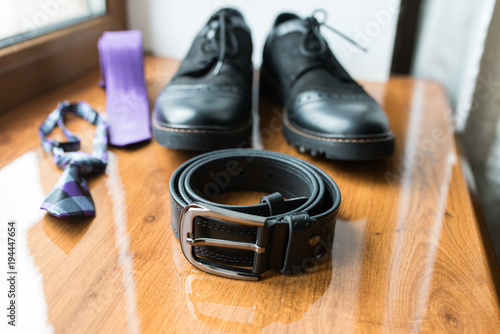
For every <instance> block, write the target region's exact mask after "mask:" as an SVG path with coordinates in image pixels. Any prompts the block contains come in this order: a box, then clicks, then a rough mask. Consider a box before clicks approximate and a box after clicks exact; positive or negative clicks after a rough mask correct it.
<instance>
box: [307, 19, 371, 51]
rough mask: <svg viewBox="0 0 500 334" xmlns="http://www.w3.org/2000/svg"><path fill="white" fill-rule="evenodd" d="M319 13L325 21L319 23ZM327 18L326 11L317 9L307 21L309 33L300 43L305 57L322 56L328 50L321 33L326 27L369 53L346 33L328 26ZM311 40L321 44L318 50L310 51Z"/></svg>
mask: <svg viewBox="0 0 500 334" xmlns="http://www.w3.org/2000/svg"><path fill="white" fill-rule="evenodd" d="M319 13H321V14H322V16H323V19H322V20H321V21H319V20H318V18H317V15H318V14H319ZM327 18H328V15H327V13H326V11H325V10H324V9H316V10H315V11H314V12H313V13H312V15H311V16H309V17H307V18H306V19H305V21H306V24H307V27H308V31H307V33H306V34H304V36H303V37H302V41H301V43H300V50H301V52H302V53H303V54H304V55H306V56H312V57H316V56H321V55H323V54H324V53H325V51H326V50H327V49H328V47H327V44H326V42H325V40H324V38H323V37H322V36H321V33H320V28H321V27H325V28H327V29H329V30H330V31H333V32H334V33H336V34H337V35H339V36H340V37H342V38H344V39H345V40H346V41H348V42H349V43H351V44H352V45H354V46H355V47H357V48H358V49H360V50H362V51H364V52H368V50H367V49H366V48H364V47H363V46H361V45H359V44H358V43H356V42H355V41H354V40H353V39H352V38H350V37H348V36H346V35H345V34H344V33H342V32H340V31H338V30H337V29H335V28H334V27H332V26H329V25H327V24H326V21H327ZM311 37H312V39H311ZM311 40H314V41H316V42H317V43H318V44H319V49H318V50H310V49H308V46H309V43H310V42H311Z"/></svg>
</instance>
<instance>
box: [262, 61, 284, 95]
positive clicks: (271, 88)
mask: <svg viewBox="0 0 500 334" xmlns="http://www.w3.org/2000/svg"><path fill="white" fill-rule="evenodd" d="M259 95H260V96H262V97H264V98H265V99H267V100H269V101H271V102H275V103H281V104H282V103H283V94H282V92H281V88H280V86H279V84H278V83H277V82H276V81H275V80H274V79H273V78H272V77H271V76H270V75H269V74H268V73H267V72H266V70H264V68H263V67H261V68H260V77H259Z"/></svg>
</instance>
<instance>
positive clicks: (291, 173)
mask: <svg viewBox="0 0 500 334" xmlns="http://www.w3.org/2000/svg"><path fill="white" fill-rule="evenodd" d="M231 191H261V192H266V193H270V195H267V196H264V197H262V199H261V203H260V204H255V205H247V206H236V205H224V204H219V203H214V202H212V201H211V199H212V198H214V197H215V196H217V195H219V194H221V193H223V192H231ZM170 200H171V208H172V210H171V216H172V221H171V223H172V229H173V231H174V233H175V235H176V236H177V238H178V239H179V241H180V244H181V248H182V252H183V253H184V256H185V257H186V259H187V260H188V261H189V262H190V263H191V264H193V265H194V266H195V267H197V268H199V269H200V270H203V271H205V272H208V273H211V274H216V275H220V276H224V277H230V278H237V279H245V280H257V279H258V278H259V276H260V274H262V273H263V272H265V271H267V270H269V269H277V270H280V271H281V272H282V273H296V272H298V271H303V269H306V267H307V266H308V265H310V264H311V263H313V262H314V259H315V258H317V257H320V256H321V255H322V254H324V253H325V252H327V251H328V250H329V249H330V247H331V244H332V242H333V234H334V230H335V222H336V220H337V213H338V211H339V207H340V191H339V188H338V186H337V185H336V184H335V182H334V181H333V180H332V178H331V177H329V176H328V175H327V174H326V173H325V172H323V171H322V170H320V169H319V168H318V167H316V166H313V165H312V164H310V163H308V162H305V161H303V160H300V159H298V158H295V157H292V156H289V155H286V154H282V153H277V152H271V151H260V150H253V149H228V150H220V151H214V152H210V153H206V154H202V155H200V156H197V157H195V158H193V159H191V160H189V161H187V162H185V163H184V164H182V165H181V166H180V167H179V168H178V169H177V170H176V171H175V173H174V174H173V175H172V178H171V179H170Z"/></svg>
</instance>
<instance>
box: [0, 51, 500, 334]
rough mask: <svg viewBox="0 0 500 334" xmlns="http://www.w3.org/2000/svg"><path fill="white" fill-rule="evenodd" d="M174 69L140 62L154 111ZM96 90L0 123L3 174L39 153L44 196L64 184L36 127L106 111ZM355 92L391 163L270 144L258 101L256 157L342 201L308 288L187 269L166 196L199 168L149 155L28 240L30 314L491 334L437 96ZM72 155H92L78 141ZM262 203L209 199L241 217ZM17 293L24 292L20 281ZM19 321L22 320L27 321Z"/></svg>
mask: <svg viewBox="0 0 500 334" xmlns="http://www.w3.org/2000/svg"><path fill="white" fill-rule="evenodd" d="M177 66H178V62H176V61H172V60H165V59H160V58H153V57H149V58H147V68H146V73H147V81H148V86H149V89H150V99H151V104H153V103H154V99H155V97H156V96H157V94H158V92H159V91H160V89H161V88H162V86H163V85H164V84H165V83H166V82H167V81H168V80H169V78H170V77H171V76H172V75H173V74H174V72H175V70H176V68H177ZM97 80H98V72H97V71H95V72H92V73H89V74H88V75H87V76H85V77H82V78H80V79H78V80H77V81H75V82H74V83H72V84H70V85H68V86H65V87H61V88H59V89H58V90H56V91H54V92H51V93H49V94H46V95H44V96H43V97H40V98H39V99H37V100H34V101H30V102H27V103H26V104H24V105H22V106H20V107H18V108H16V109H14V110H12V111H11V112H9V113H7V114H5V115H2V116H0V126H1V127H2V129H1V131H0V168H4V167H5V166H7V165H8V164H9V163H11V162H12V161H14V160H16V159H17V158H18V157H20V156H21V155H22V154H24V153H26V152H29V151H31V152H35V154H36V155H37V156H38V161H39V163H38V166H35V169H34V170H35V171H38V173H39V174H40V176H41V178H40V179H41V183H42V187H43V191H44V192H45V193H47V192H48V191H49V190H50V188H51V187H52V186H53V185H54V184H55V182H56V181H57V179H58V177H59V175H60V173H61V172H60V170H58V169H57V168H56V167H55V166H54V164H53V162H52V161H51V159H50V158H49V157H48V156H47V155H45V154H44V153H43V152H42V150H41V148H40V143H39V140H38V137H37V131H36V129H37V126H38V125H39V124H40V123H41V122H42V120H43V118H44V117H45V116H46V115H47V114H48V113H49V112H50V111H51V110H52V109H53V108H54V107H55V105H56V103H57V101H58V100H62V99H67V100H86V101H88V102H89V103H90V104H92V105H93V106H96V107H98V108H99V109H101V110H102V108H103V106H104V102H105V94H104V92H103V91H102V90H101V89H99V88H98V87H97V86H96V83H97ZM365 86H366V88H367V90H368V91H369V92H371V93H372V94H373V95H374V97H375V98H376V99H377V100H378V101H379V102H380V103H381V104H382V105H383V106H384V107H385V108H386V110H387V113H388V116H389V118H390V122H391V126H392V128H393V129H394V132H395V134H396V137H397V139H396V152H395V155H394V156H393V157H391V158H389V159H385V160H381V161H374V162H362V163H359V162H356V163H354V162H335V161H329V160H325V159H323V158H321V157H316V158H315V157H311V156H308V155H302V154H299V153H298V152H297V151H296V150H295V149H294V148H292V147H290V146H289V145H288V144H287V143H286V141H285V140H284V138H283V136H282V134H281V131H280V122H281V120H280V117H281V107H280V106H278V105H274V104H271V103H269V102H267V101H264V100H262V101H261V102H260V106H259V107H260V129H261V135H262V137H261V139H262V143H263V145H264V146H265V148H266V149H270V150H275V151H280V152H284V153H287V154H291V155H294V156H298V157H300V158H302V159H305V160H307V161H310V162H312V163H314V164H316V165H317V166H319V167H320V168H322V169H323V170H325V171H326V172H327V173H328V174H329V175H331V176H332V177H333V178H334V179H335V180H336V182H337V183H338V185H339V187H340V189H341V191H342V196H343V202H342V206H341V212H340V215H339V221H338V223H337V226H336V234H335V240H334V245H333V248H332V252H331V253H330V254H328V255H327V256H326V257H325V258H322V259H319V260H318V262H317V263H316V265H315V266H314V267H313V268H312V269H311V270H310V271H309V272H308V273H307V274H304V275H296V276H283V275H280V274H278V273H275V272H268V273H266V274H265V275H264V278H263V279H262V280H261V281H259V282H242V281H234V280H229V279H225V278H220V277H215V276H210V275H207V274H205V273H202V272H199V271H198V270H196V269H194V267H193V266H191V265H190V264H189V263H187V261H185V259H184V257H183V256H182V253H181V252H180V247H179V245H178V243H177V240H176V239H175V237H174V235H173V233H172V231H171V229H170V221H169V220H170V207H169V206H170V201H169V195H168V181H169V179H170V176H171V175H172V173H173V172H174V170H175V169H176V168H177V167H178V166H179V165H180V164H181V163H183V162H184V161H186V160H187V159H189V158H191V157H193V156H194V155H195V153H193V152H178V151H174V150H170V149H166V148H163V147H161V146H159V145H158V144H157V143H156V142H154V141H151V142H148V143H144V144H140V145H135V146H133V147H131V148H128V149H127V148H111V151H112V155H111V156H112V161H113V162H112V163H110V164H109V167H108V170H107V173H106V174H103V175H97V176H95V177H93V178H91V179H89V186H90V190H91V193H92V196H93V198H94V201H95V202H96V208H97V217H96V218H94V219H92V218H90V219H89V218H87V219H79V220H76V219H68V220H64V221H63V220H58V219H55V218H53V217H51V216H48V215H44V216H43V218H42V219H41V220H39V221H38V223H36V224H34V225H33V227H31V229H30V230H29V232H28V246H29V251H30V254H31V257H32V259H33V260H34V262H35V264H36V266H37V267H38V270H39V272H40V274H41V275H42V280H41V282H40V284H42V285H43V286H42V287H41V288H43V291H44V292H45V299H44V300H41V299H40V300H35V301H33V302H34V303H39V304H42V305H45V306H44V307H46V308H47V311H48V315H47V321H48V323H50V324H51V325H52V326H53V328H54V330H55V332H56V333H57V332H62V333H66V332H67V333H70V332H71V333H93V332H107V333H108V332H109V333H124V332H127V331H128V332H132V333H135V332H144V333H159V332H179V333H181V332H193V333H199V332H212V331H213V332H217V331H221V332H231V333H239V332H250V333H254V332H269V333H271V332H272V333H275V332H332V331H333V332H341V333H346V332H355V331H361V332H368V331H376V332H381V331H389V332H418V331H424V332H461V331H468V332H470V331H472V332H476V331H477V332H498V331H499V330H500V312H499V306H500V304H499V299H498V293H497V288H498V286H499V285H498V284H499V270H498V266H496V265H493V263H494V262H492V261H489V257H491V256H493V253H492V250H491V248H490V246H489V244H488V243H486V245H485V243H484V242H483V236H482V234H481V228H482V226H481V224H482V223H483V222H482V221H478V220H477V218H476V217H475V215H474V211H473V208H472V205H471V201H470V197H469V194H468V192H467V187H466V184H465V182H464V179H463V176H462V171H461V168H460V165H459V164H458V163H457V153H456V146H455V142H454V137H453V134H452V131H451V127H450V124H449V121H448V118H447V115H446V112H447V110H448V109H449V108H448V104H447V102H446V99H445V95H444V93H443V91H442V89H441V88H440V87H439V85H437V84H435V83H432V82H428V81H420V80H413V79H409V78H393V79H391V80H390V81H389V82H388V83H387V84H373V83H367V84H366V85H365ZM69 127H70V129H72V130H74V131H75V132H76V133H78V134H79V135H80V136H82V137H83V138H92V135H93V131H94V129H93V128H92V127H91V126H88V125H87V124H86V122H83V121H82V122H80V121H79V120H77V119H75V120H74V121H72V122H70V124H69ZM83 148H84V149H86V150H88V149H90V145H86V144H85V141H84V145H83ZM18 177H22V175H19V176H18ZM33 187H35V185H33ZM26 191H30V189H26ZM261 195H262V194H260V193H258V192H255V193H251V192H249V193H241V192H240V193H230V194H222V195H220V196H219V197H218V198H217V200H218V201H220V202H224V203H231V204H247V203H255V202H257V201H258V200H259V198H260V196H261ZM27 201H28V202H27V203H25V206H24V209H25V210H32V211H33V212H34V213H36V212H37V210H38V206H39V205H40V203H35V202H34V200H31V199H27ZM6 210H7V212H8V213H9V215H11V216H12V217H16V214H18V212H15V210H14V209H13V208H7V209H6ZM9 210H10V211H9ZM13 210H14V211H13ZM20 284H21V285H20V286H19V288H20V290H21V293H22V289H23V285H22V284H29V282H23V283H20ZM32 284H37V282H32ZM20 312H21V314H22V312H23V309H22V306H21V310H20ZM22 321H29V319H28V316H27V315H26V314H23V315H22Z"/></svg>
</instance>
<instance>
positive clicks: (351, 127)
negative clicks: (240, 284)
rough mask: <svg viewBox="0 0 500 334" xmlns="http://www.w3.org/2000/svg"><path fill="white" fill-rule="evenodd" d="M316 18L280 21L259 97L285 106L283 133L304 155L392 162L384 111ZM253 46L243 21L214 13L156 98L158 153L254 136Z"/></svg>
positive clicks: (235, 143)
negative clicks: (335, 51)
mask: <svg viewBox="0 0 500 334" xmlns="http://www.w3.org/2000/svg"><path fill="white" fill-rule="evenodd" d="M321 25H322V23H319V22H318V21H317V19H316V18H314V16H312V17H308V18H305V19H302V18H300V17H298V16H297V15H295V14H291V13H283V14H281V15H279V16H278V17H277V19H276V21H275V23H274V26H273V28H272V30H271V32H270V34H269V36H268V38H267V41H266V44H265V47H264V55H263V60H262V66H261V69H260V94H261V95H262V96H265V97H267V98H269V99H272V100H274V101H279V102H281V103H283V104H284V112H283V134H284V136H285V138H286V139H287V140H288V141H289V142H290V143H291V145H293V146H296V147H298V148H299V149H300V151H301V152H305V151H308V152H310V153H311V154H313V155H316V154H324V155H325V156H326V158H329V159H339V160H366V159H376V158H382V157H386V156H389V155H391V154H392V153H393V149H394V135H393V133H392V131H391V130H390V128H389V122H388V120H387V117H386V115H385V113H384V111H383V110H382V109H381V108H380V106H379V105H378V104H377V103H376V102H375V101H374V100H373V98H371V97H370V96H369V95H368V94H367V93H366V92H365V91H364V90H363V88H362V87H361V86H360V85H358V84H357V83H356V82H355V81H354V80H353V79H352V78H351V76H350V75H349V74H348V73H347V72H346V71H345V69H344V68H343V67H342V66H341V65H340V63H339V62H338V61H337V59H336V58H335V56H334V55H333V53H332V51H331V50H330V48H329V46H328V44H327V43H326V41H325V39H324V38H323V37H322V35H321V34H320V31H319V28H320V26H321ZM251 57H252V39H251V34H250V29H249V28H248V26H247V25H246V23H245V20H244V18H243V16H242V14H241V13H240V12H239V11H237V10H235V9H229V8H226V9H222V10H219V11H218V12H216V13H215V14H214V15H213V16H212V17H211V18H210V19H209V21H208V23H207V24H206V25H205V26H204V27H203V29H202V30H201V31H200V33H199V34H198V35H197V36H196V38H195V40H194V42H193V45H192V46H191V49H190V50H189V52H188V54H187V56H186V57H185V58H184V60H183V62H182V64H181V66H180V68H179V71H178V72H177V74H176V75H175V76H174V78H173V79H172V80H171V82H170V83H169V84H168V85H167V86H166V87H165V88H164V90H163V91H162V92H161V93H160V95H159V97H158V100H157V102H156V106H155V110H154V115H153V132H154V135H155V138H156V140H157V141H158V142H159V143H160V144H161V145H163V146H166V147H169V148H175V149H186V150H201V151H207V150H214V149H221V148H228V147H239V146H241V145H242V144H244V143H248V138H249V137H250V135H251V131H252V114H251V102H252V78H253V66H252V59H251Z"/></svg>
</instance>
